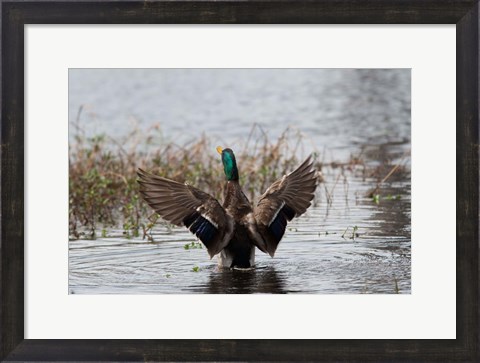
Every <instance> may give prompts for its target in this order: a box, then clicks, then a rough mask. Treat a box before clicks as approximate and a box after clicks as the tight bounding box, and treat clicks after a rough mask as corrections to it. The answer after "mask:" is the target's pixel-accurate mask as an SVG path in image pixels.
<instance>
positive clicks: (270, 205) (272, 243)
mask: <svg viewBox="0 0 480 363" xmlns="http://www.w3.org/2000/svg"><path fill="white" fill-rule="evenodd" d="M316 187H317V171H316V170H315V169H314V168H313V162H312V158H311V156H309V157H308V158H307V159H306V160H305V161H304V162H303V163H302V164H301V165H300V166H299V167H298V168H297V169H296V170H295V171H293V172H291V173H290V174H288V175H284V176H283V177H282V178H281V179H279V180H277V181H275V182H274V183H273V184H272V185H271V186H270V187H269V188H268V189H267V191H266V192H265V193H264V194H263V195H262V196H261V197H260V200H259V201H258V204H257V206H256V207H255V211H254V213H255V219H256V221H257V226H258V231H259V232H260V234H261V235H262V237H263V239H264V240H265V242H266V244H267V251H268V253H269V254H270V256H272V257H273V255H274V254H275V250H276V249H277V246H278V243H279V242H280V240H281V239H282V237H283V234H284V233H285V228H286V226H287V222H289V221H291V220H292V218H293V217H298V216H300V215H302V214H303V213H305V211H306V210H307V208H308V207H309V206H310V204H311V201H312V199H313V197H314V193H315V189H316Z"/></svg>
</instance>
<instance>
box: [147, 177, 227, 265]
mask: <svg viewBox="0 0 480 363" xmlns="http://www.w3.org/2000/svg"><path fill="white" fill-rule="evenodd" d="M138 177H139V180H138V183H139V184H140V194H141V195H142V197H143V199H144V200H145V201H146V202H147V203H148V204H149V205H150V207H152V208H153V209H154V210H155V212H157V213H158V214H159V215H160V216H161V217H162V218H163V219H165V220H167V221H168V222H170V223H172V224H175V225H177V226H182V225H184V226H185V227H187V228H188V229H189V230H190V231H191V232H192V233H194V234H195V235H196V236H197V237H198V238H199V239H200V240H201V241H202V242H203V244H204V245H205V246H206V247H207V250H208V253H209V254H210V257H212V256H214V255H215V254H217V253H218V252H220V251H221V250H222V249H223V248H224V247H225V245H226V244H227V243H228V242H229V240H230V238H231V234H232V232H233V221H232V220H231V218H230V217H229V216H228V215H227V214H226V212H225V210H224V209H223V208H222V206H221V205H220V204H219V203H218V201H217V200H216V199H215V198H213V197H212V196H210V195H209V194H207V193H204V192H202V191H201V190H199V189H196V188H194V187H192V186H190V185H186V184H182V183H178V182H176V181H173V180H169V179H166V178H162V177H160V176H156V175H153V174H150V173H147V172H145V171H143V170H142V169H139V170H138Z"/></svg>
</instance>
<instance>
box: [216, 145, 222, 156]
mask: <svg viewBox="0 0 480 363" xmlns="http://www.w3.org/2000/svg"><path fill="white" fill-rule="evenodd" d="M222 151H223V149H222V148H221V147H220V146H217V152H218V153H219V154H221V153H222Z"/></svg>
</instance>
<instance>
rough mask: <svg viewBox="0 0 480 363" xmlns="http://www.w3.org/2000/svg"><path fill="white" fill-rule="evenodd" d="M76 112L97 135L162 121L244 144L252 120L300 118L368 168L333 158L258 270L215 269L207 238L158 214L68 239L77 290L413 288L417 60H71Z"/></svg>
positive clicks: (313, 143)
mask: <svg viewBox="0 0 480 363" xmlns="http://www.w3.org/2000/svg"><path fill="white" fill-rule="evenodd" d="M81 106H83V109H82V112H81V113H80V116H79V113H78V111H79V109H80V107H81ZM69 117H70V121H71V122H73V121H75V120H77V121H79V122H80V123H81V125H82V127H84V128H85V129H86V131H87V132H88V133H91V134H96V133H99V132H100V133H106V134H108V135H110V136H112V137H119V138H121V137H122V136H124V135H125V134H127V133H128V132H129V131H130V129H131V125H132V123H134V124H136V125H138V126H139V127H141V128H144V129H148V128H149V127H151V125H153V124H155V123H158V124H159V125H160V127H161V130H162V137H163V139H164V140H176V141H177V142H178V143H180V144H181V143H183V142H188V141H189V140H195V139H196V138H198V137H199V135H201V134H202V133H206V134H207V135H208V136H209V137H210V138H211V139H212V142H213V143H214V145H215V144H216V143H219V144H221V145H224V146H230V147H233V148H235V147H236V146H239V145H241V144H242V142H244V141H245V139H246V138H247V137H248V133H249V132H250V130H251V127H252V125H253V124H254V123H258V124H260V125H262V127H263V129H264V130H265V131H266V132H267V134H268V137H269V138H270V139H271V140H275V138H276V137H278V136H279V135H280V134H281V133H282V132H283V131H284V129H285V127H287V126H293V127H295V128H296V129H298V130H300V131H301V132H302V133H303V134H304V135H305V142H304V147H303V149H300V151H299V152H300V153H303V154H305V155H306V154H307V153H309V152H311V151H313V150H316V151H318V152H319V153H320V158H321V159H322V160H324V161H325V162H329V161H338V162H340V163H344V162H348V161H349V160H350V157H351V156H352V155H355V156H359V157H361V158H362V159H363V160H364V162H365V168H366V170H363V171H362V167H360V166H356V167H353V168H350V169H351V170H350V169H349V167H344V168H343V169H342V168H330V167H329V168H325V169H324V170H322V172H323V174H324V178H325V183H324V184H321V185H320V186H319V188H318V192H317V197H316V199H315V206H314V207H312V208H310V209H309V210H308V212H307V213H306V214H305V215H304V216H302V217H301V218H299V219H296V220H294V221H293V222H292V223H290V224H289V225H288V227H287V232H286V234H285V237H284V239H283V240H282V242H281V243H280V245H279V248H278V250H277V252H276V254H275V257H274V258H273V259H272V258H270V257H269V256H267V255H265V254H263V253H262V252H260V251H258V250H257V255H256V261H257V263H256V267H255V269H252V270H248V271H243V270H224V269H219V268H217V266H216V261H215V258H214V259H213V260H210V259H209V257H208V254H207V252H206V250H205V249H199V248H197V249H188V250H186V249H185V248H184V245H185V244H189V243H191V242H192V241H195V238H194V237H193V236H192V235H191V234H190V233H189V232H188V231H187V230H184V229H182V228H173V229H172V228H170V227H167V226H165V225H163V224H159V225H158V226H157V227H156V228H155V230H154V234H153V236H154V242H148V241H147V240H143V239H141V238H132V239H127V238H125V237H124V236H123V234H122V231H121V230H108V233H107V237H106V238H99V239H97V240H95V241H90V240H75V241H70V242H69V289H70V293H74V294H116V293H119V294H163V293H321V294H358V293H382V294H384V293H387V294H392V293H410V292H411V227H410V219H411V212H410V211H411V209H410V201H411V200H410V197H411V184H410V162H409V150H410V71H409V70H353V69H338V70H328V69H327V70H308V69H304V70H261V69H259V70H209V69H203V70H193V69H190V70H181V69H179V70H166V69H163V70H146V69H138V70H121V69H120V70H70V73H69ZM159 142H161V140H160V141H159ZM212 152H215V151H214V149H213V148H212ZM238 163H239V168H240V171H241V160H238ZM396 163H401V164H402V167H401V168H399V169H398V170H397V171H396V172H395V173H394V174H393V175H392V176H391V177H390V178H388V180H387V182H386V183H385V184H384V185H383V186H382V188H381V193H380V194H381V198H380V199H379V200H374V199H372V198H371V196H369V192H370V191H371V190H372V188H373V187H375V185H376V183H377V181H378V180H379V178H380V179H381V178H382V177H384V176H385V175H386V174H387V173H388V171H389V170H391V166H392V165H394V164H396ZM382 166H384V167H383V168H382ZM219 167H221V164H220V161H219ZM372 170H377V172H378V173H379V175H376V174H375V175H373V174H372V173H371V172H370V171H372Z"/></svg>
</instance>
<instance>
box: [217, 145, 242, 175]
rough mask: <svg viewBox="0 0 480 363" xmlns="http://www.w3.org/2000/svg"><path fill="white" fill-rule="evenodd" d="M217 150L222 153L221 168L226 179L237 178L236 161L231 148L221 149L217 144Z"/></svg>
mask: <svg viewBox="0 0 480 363" xmlns="http://www.w3.org/2000/svg"><path fill="white" fill-rule="evenodd" d="M217 151H218V153H219V154H221V155H222V163H223V170H224V171H225V175H226V177H227V180H238V169H237V161H236V160H235V155H234V154H233V151H232V149H222V148H221V147H220V146H218V147H217Z"/></svg>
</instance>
